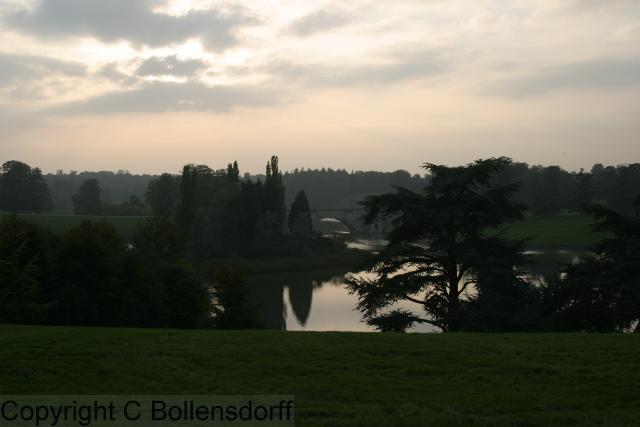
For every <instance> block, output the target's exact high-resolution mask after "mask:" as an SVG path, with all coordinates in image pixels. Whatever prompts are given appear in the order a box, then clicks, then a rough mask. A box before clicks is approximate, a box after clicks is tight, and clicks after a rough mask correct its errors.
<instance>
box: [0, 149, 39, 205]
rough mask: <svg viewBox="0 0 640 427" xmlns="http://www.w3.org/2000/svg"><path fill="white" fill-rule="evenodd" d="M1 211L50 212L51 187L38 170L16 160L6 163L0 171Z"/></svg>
mask: <svg viewBox="0 0 640 427" xmlns="http://www.w3.org/2000/svg"><path fill="white" fill-rule="evenodd" d="M0 211H8V212H15V213H17V212H34V213H40V212H49V211H51V195H50V193H49V187H48V186H47V183H46V182H45V180H44V178H43V177H42V172H41V171H40V169H38V168H33V169H32V168H31V167H30V166H29V165H27V164H26V163H22V162H19V161H16V160H11V161H8V162H5V163H4V164H3V165H2V169H1V170H0Z"/></svg>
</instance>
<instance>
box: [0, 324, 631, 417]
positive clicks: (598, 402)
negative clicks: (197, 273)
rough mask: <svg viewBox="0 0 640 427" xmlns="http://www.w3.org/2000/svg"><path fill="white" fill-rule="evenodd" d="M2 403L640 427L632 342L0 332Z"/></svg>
mask: <svg viewBox="0 0 640 427" xmlns="http://www.w3.org/2000/svg"><path fill="white" fill-rule="evenodd" d="M0 361H1V363H0V394H4V395H7V394H290V395H294V397H295V399H296V421H297V423H296V425H298V426H367V427H371V426H384V427H390V426H412V427H415V426H430V425H434V426H449V425H474V426H477V425H497V426H537V425H607V426H608V425H611V426H623V425H638V420H639V419H640V393H638V384H640V336H639V335H621V334H620V335H596V334H566V335H538V334H530V335H504V334H494V335H485V334H438V335H427V334H422V335H418V334H374V333H370V334H362V333H361V334H356V333H309V332H301V333H295V332H276V331H273V332H270V331H245V332H237V331H232V332H221V331H177V330H144V329H107V328H70V327H27V326H0Z"/></svg>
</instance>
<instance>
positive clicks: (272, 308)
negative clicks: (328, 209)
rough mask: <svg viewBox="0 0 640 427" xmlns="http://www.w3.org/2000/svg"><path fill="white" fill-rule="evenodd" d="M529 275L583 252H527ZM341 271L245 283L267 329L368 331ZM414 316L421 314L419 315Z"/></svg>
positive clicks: (552, 269)
mask: <svg viewBox="0 0 640 427" xmlns="http://www.w3.org/2000/svg"><path fill="white" fill-rule="evenodd" d="M383 244H384V242H383V241H380V240H378V241H366V240H358V241H354V242H351V243H350V244H349V245H350V246H352V247H357V248H358V249H365V250H375V249H376V248H378V247H380V246H381V245H383ZM528 254H529V255H530V256H531V257H532V259H533V261H534V263H533V265H532V268H531V269H532V272H533V274H534V275H535V276H536V278H537V279H539V280H542V281H547V280H549V279H551V278H554V277H557V276H558V275H559V274H560V268H561V265H562V264H570V263H573V262H575V261H577V260H578V259H579V257H580V256H581V255H583V254H584V253H581V252H576V251H567V250H558V251H549V252H535V251H531V252H528ZM348 273H350V271H348V270H345V269H325V270H312V271H303V272H292V273H286V274H282V273H278V274H263V275H259V276H252V277H250V278H249V288H250V292H251V297H252V299H253V300H254V301H255V302H256V303H257V304H258V305H259V312H260V315H261V317H262V320H263V322H264V324H265V326H266V327H267V328H269V329H286V330H289V331H356V332H357V331H373V330H374V329H373V328H371V327H369V326H368V325H367V324H366V323H364V322H362V321H361V315H360V313H359V312H358V311H357V310H355V307H356V304H357V302H358V299H357V297H356V296H355V295H349V293H348V292H347V290H346V288H345V286H344V276H345V275H346V274H348ZM398 307H402V308H406V309H408V310H411V311H415V308H416V307H417V305H416V304H414V303H411V302H405V303H400V304H398ZM416 314H419V315H422V314H423V313H421V312H420V311H416ZM411 331H412V332H433V331H434V328H433V327H432V326H430V325H419V326H417V327H415V328H413V329H411Z"/></svg>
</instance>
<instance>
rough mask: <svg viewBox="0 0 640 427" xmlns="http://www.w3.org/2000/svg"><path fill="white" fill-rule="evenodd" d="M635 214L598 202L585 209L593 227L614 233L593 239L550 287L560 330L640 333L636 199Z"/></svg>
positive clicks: (639, 227)
mask: <svg viewBox="0 0 640 427" xmlns="http://www.w3.org/2000/svg"><path fill="white" fill-rule="evenodd" d="M636 207H637V209H638V210H637V211H636V213H635V215H625V214H622V213H620V212H617V211H614V210H612V209H609V208H606V207H604V206H602V205H591V206H590V207H588V208H587V209H586V211H587V213H589V214H591V215H593V217H594V218H595V219H596V223H595V225H594V230H595V231H606V232H608V233H610V234H611V235H612V236H613V237H611V238H607V239H605V240H603V241H602V242H600V243H598V244H597V245H596V246H595V248H594V252H595V255H594V256H587V257H585V258H583V259H581V260H580V262H578V263H577V264H574V265H569V266H567V267H566V269H565V275H564V278H563V279H562V280H561V281H560V282H559V283H557V284H555V286H552V289H551V295H552V297H551V299H552V304H553V306H554V307H556V309H557V312H556V317H557V320H556V323H557V326H558V327H559V328H560V329H564V330H566V329H569V330H582V331H600V332H607V331H624V330H628V329H629V328H631V327H632V326H635V331H636V332H640V322H639V321H640V215H639V213H640V200H639V201H636Z"/></svg>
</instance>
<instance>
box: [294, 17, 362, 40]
mask: <svg viewBox="0 0 640 427" xmlns="http://www.w3.org/2000/svg"><path fill="white" fill-rule="evenodd" d="M350 20H351V18H350V17H349V16H348V15H345V14H342V13H338V12H331V11H327V10H319V11H317V12H314V13H310V14H308V15H305V16H303V17H302V18H300V19H298V20H296V21H295V22H293V24H291V26H290V27H289V31H290V32H291V33H293V34H296V35H298V36H303V37H304V36H310V35H313V34H315V33H320V32H323V31H328V30H332V29H334V28H339V27H342V26H344V25H346V24H347V23H348V22H349V21H350Z"/></svg>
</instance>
